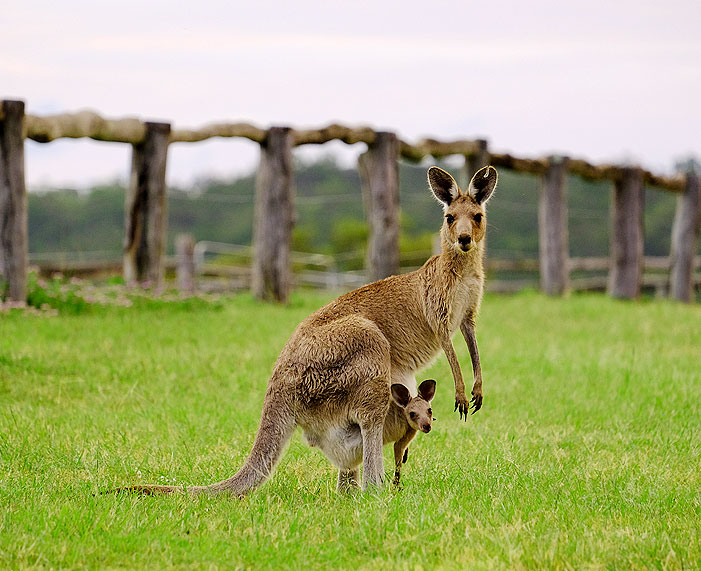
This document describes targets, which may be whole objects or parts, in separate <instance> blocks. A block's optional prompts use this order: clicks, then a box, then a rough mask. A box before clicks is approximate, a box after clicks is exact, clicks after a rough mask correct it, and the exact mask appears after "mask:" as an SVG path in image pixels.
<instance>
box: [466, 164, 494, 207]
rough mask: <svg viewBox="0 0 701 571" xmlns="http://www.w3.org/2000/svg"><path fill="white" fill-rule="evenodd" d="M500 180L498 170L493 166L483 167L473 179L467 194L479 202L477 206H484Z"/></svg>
mask: <svg viewBox="0 0 701 571" xmlns="http://www.w3.org/2000/svg"><path fill="white" fill-rule="evenodd" d="M498 178H499V176H498V175H497V169H495V168H494V167H492V166H488V167H483V168H481V169H480V170H478V171H477V172H476V173H475V176H473V177H472V180H471V181H470V186H469V187H468V189H467V192H469V193H470V195H471V196H472V198H474V199H475V200H476V201H477V204H484V203H485V202H487V201H488V200H489V197H490V196H492V193H493V192H494V189H495V188H496V187H497V179H498Z"/></svg>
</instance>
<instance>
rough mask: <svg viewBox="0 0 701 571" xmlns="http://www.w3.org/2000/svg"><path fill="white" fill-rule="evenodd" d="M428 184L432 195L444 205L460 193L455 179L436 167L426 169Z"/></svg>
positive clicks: (448, 203) (448, 204)
mask: <svg viewBox="0 0 701 571" xmlns="http://www.w3.org/2000/svg"><path fill="white" fill-rule="evenodd" d="M428 185H429V186H430V187H431V190H432V191H433V195H434V196H435V197H436V198H437V199H438V200H439V201H440V202H442V203H443V204H445V205H446V206H450V203H451V202H453V200H454V199H455V198H457V197H458V196H459V195H460V188H459V187H458V183H457V182H455V179H454V178H453V177H452V176H450V175H449V174H448V173H447V172H445V171H444V170H443V169H440V168H438V167H431V168H430V169H428Z"/></svg>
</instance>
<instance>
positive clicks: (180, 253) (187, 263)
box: [175, 234, 195, 293]
mask: <svg viewBox="0 0 701 571" xmlns="http://www.w3.org/2000/svg"><path fill="white" fill-rule="evenodd" d="M175 257H176V271H175V273H176V276H177V279H178V289H179V290H180V291H181V292H185V293H192V292H193V291H195V239H194V238H193V237H192V234H178V236H177V237H176V239H175Z"/></svg>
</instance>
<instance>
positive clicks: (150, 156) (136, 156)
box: [123, 122, 170, 289]
mask: <svg viewBox="0 0 701 571" xmlns="http://www.w3.org/2000/svg"><path fill="white" fill-rule="evenodd" d="M169 137H170V124H169V123H148V122H147V123H146V135H145V136H144V140H143V141H142V142H141V143H137V144H135V145H133V153H132V161H131V180H130V182H129V188H128V189H127V195H126V204H125V213H126V218H125V235H124V264H123V267H124V279H125V281H126V282H127V284H131V285H134V284H141V285H144V286H149V287H154V288H156V289H158V288H160V287H162V285H163V278H164V273H165V268H164V264H163V254H164V250H165V246H166V225H167V216H166V207H167V205H166V161H167V155H168V142H169Z"/></svg>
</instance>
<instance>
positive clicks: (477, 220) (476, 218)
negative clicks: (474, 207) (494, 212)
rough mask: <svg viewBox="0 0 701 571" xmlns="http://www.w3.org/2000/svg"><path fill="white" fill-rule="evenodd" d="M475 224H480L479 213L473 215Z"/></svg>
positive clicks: (480, 216) (480, 217) (480, 215)
mask: <svg viewBox="0 0 701 571" xmlns="http://www.w3.org/2000/svg"><path fill="white" fill-rule="evenodd" d="M475 222H477V224H479V223H480V222H482V214H480V213H479V212H478V213H477V214H475Z"/></svg>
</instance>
